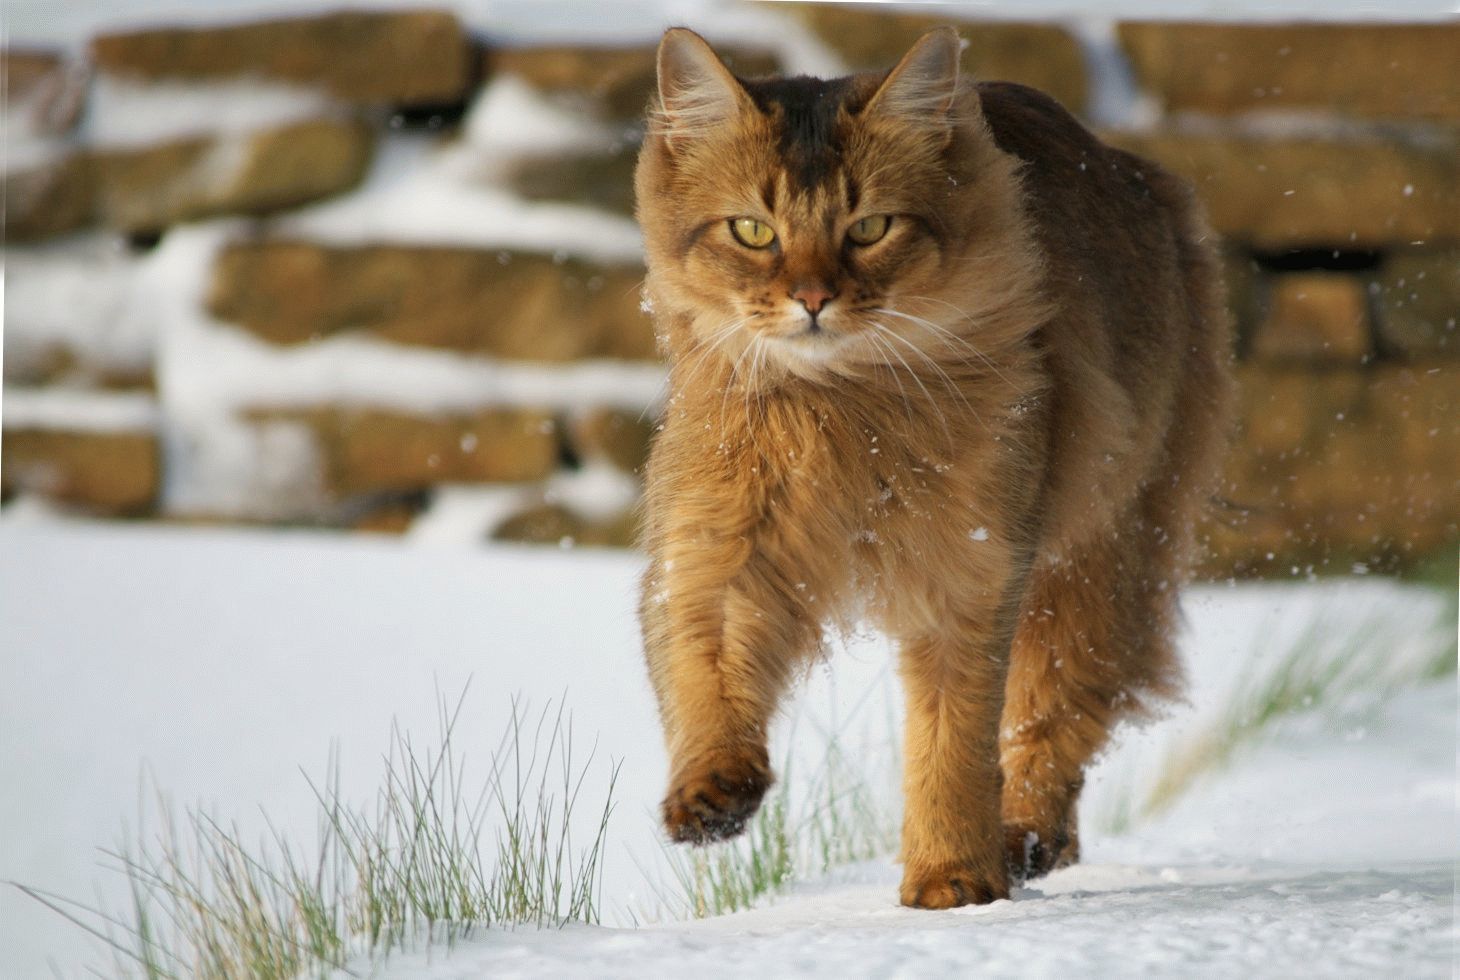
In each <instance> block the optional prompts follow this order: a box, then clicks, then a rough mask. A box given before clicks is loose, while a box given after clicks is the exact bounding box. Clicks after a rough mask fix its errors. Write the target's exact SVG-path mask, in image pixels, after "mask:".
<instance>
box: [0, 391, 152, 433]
mask: <svg viewBox="0 0 1460 980" xmlns="http://www.w3.org/2000/svg"><path fill="white" fill-rule="evenodd" d="M158 417H159V413H158V410H157V400H156V399H155V398H153V397H152V396H151V395H150V394H147V393H143V392H125V391H83V390H76V391H73V390H69V389H66V388H21V387H19V386H17V385H13V384H12V385H6V386H5V394H4V398H3V399H0V419H3V420H4V423H5V428H6V429H59V430H69V431H72V432H137V431H142V432H151V431H153V430H155V429H156V428H157V422H158Z"/></svg>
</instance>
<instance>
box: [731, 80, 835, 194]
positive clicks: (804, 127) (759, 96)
mask: <svg viewBox="0 0 1460 980" xmlns="http://www.w3.org/2000/svg"><path fill="white" fill-rule="evenodd" d="M851 83H852V79H851V78H829V79H825V78H810V77H807V76H805V75H801V76H798V77H796V78H767V79H761V80H758V81H744V80H742V84H743V85H744V86H745V90H746V91H747V92H749V93H750V97H751V99H753V100H754V102H755V104H756V107H757V108H759V109H760V110H761V111H762V112H764V113H766V114H767V115H768V116H771V117H772V118H774V119H776V120H777V121H778V122H779V125H780V132H779V134H778V135H779V141H780V147H779V148H780V153H781V156H782V157H784V158H785V160H786V163H787V170H788V172H789V173H790V174H791V177H792V180H793V181H794V182H795V183H796V185H797V188H798V189H799V190H803V191H807V190H811V189H813V188H815V187H818V186H820V185H821V184H823V183H825V182H826V181H827V180H828V179H830V177H831V175H832V174H834V173H835V172H836V170H837V164H838V162H839V160H840V158H841V150H842V147H841V133H840V132H839V128H838V126H837V117H838V114H839V113H840V111H841V109H842V108H843V107H845V108H846V109H847V111H848V112H849V113H855V112H856V111H857V110H858V109H860V108H861V102H860V100H855V102H856V104H853V101H854V99H853V98H852V97H853V96H854V94H855V89H854V87H853V86H852V84H851Z"/></svg>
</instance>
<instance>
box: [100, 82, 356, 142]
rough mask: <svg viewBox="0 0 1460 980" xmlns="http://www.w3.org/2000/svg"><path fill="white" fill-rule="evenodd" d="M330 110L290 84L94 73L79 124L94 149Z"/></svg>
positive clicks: (320, 96) (257, 126) (270, 124)
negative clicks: (149, 79)
mask: <svg viewBox="0 0 1460 980" xmlns="http://www.w3.org/2000/svg"><path fill="white" fill-rule="evenodd" d="M333 111H335V103H334V102H333V101H332V100H331V99H330V98H329V97H328V96H327V95H325V94H324V93H323V92H321V91H318V90H315V89H310V88H306V87H302V86H296V85H285V84H281V83H279V82H267V81H263V80H260V79H240V80H239V81H231V82H208V83H203V82H146V83H142V82H134V81H130V80H127V79H120V78H112V77H110V76H107V75H101V76H98V77H97V79H96V81H95V82H94V83H93V85H92V89H91V95H90V97H89V98H88V100H87V106H86V115H85V117H84V119H83V120H82V123H81V133H82V136H83V137H84V140H85V142H87V143H89V144H91V145H93V146H98V147H118V148H121V147H138V146H153V145H156V144H158V143H166V142H171V141H174V140H180V139H186V138H189V137H196V136H208V135H215V134H238V133H249V132H256V131H258V130H265V129H277V128H279V127H280V126H285V125H288V124H290V123H297V122H303V121H304V120H307V119H317V118H319V117H320V116H324V115H329V114H331V113H332V112H333Z"/></svg>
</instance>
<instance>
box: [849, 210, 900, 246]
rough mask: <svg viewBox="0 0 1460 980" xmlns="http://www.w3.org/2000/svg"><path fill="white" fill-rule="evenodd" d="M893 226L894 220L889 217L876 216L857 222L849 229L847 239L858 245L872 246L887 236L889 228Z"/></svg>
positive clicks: (883, 215)
mask: <svg viewBox="0 0 1460 980" xmlns="http://www.w3.org/2000/svg"><path fill="white" fill-rule="evenodd" d="M891 224H892V219H891V218H889V217H888V216H887V215H885V214H874V215H872V217H870V218H863V219H862V220H861V221H858V222H855V223H854V224H853V225H852V226H851V227H850V228H848V229H847V237H848V238H850V239H851V240H852V241H854V242H856V243H857V244H858V245H871V244H872V243H873V242H875V241H879V240H880V239H881V238H882V236H883V235H885V234H887V229H888V226H890V225H891Z"/></svg>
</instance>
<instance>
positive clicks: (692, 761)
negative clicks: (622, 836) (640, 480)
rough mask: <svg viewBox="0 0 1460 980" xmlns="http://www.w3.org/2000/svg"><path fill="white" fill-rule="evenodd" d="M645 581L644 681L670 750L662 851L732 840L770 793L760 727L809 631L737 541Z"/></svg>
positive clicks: (689, 556)
mask: <svg viewBox="0 0 1460 980" xmlns="http://www.w3.org/2000/svg"><path fill="white" fill-rule="evenodd" d="M668 554H672V555H673V557H664V558H661V559H657V560H656V561H655V562H654V564H653V565H652V566H651V569H650V572H649V574H648V576H646V580H645V589H644V603H643V609H642V619H643V625H644V640H645V652H646V655H647V657H648V661H649V674H650V678H651V680H652V681H653V684H654V690H655V693H656V695H657V696H658V699H659V708H660V716H661V720H662V721H663V724H664V732H665V742H666V745H667V747H668V750H669V757H670V758H669V768H670V773H669V788H668V791H667V792H666V794H665V796H664V802H663V804H662V808H661V813H662V817H663V821H664V827H665V831H666V832H667V833H668V835H669V837H670V838H671V839H672V840H675V841H679V842H684V843H696V844H702V843H708V842H710V841H715V840H723V839H726V838H728V837H733V836H735V835H736V834H739V833H740V832H741V831H742V830H743V829H744V828H745V824H746V822H747V821H748V820H749V819H750V817H751V816H752V815H754V813H755V811H756V809H757V808H758V807H759V805H760V802H761V799H762V798H763V797H764V795H765V792H766V790H767V789H769V788H770V785H771V783H772V781H773V778H774V777H773V775H772V773H771V768H770V763H769V757H768V752H767V734H768V731H767V730H768V727H769V724H770V719H771V716H772V714H773V713H774V711H775V709H776V705H777V703H778V701H779V699H780V696H781V694H782V693H783V691H784V690H785V688H786V686H787V683H788V681H789V679H790V676H791V668H792V666H793V664H794V663H795V662H796V661H797V660H799V659H800V658H802V657H804V656H805V655H806V654H807V653H808V652H809V650H810V649H811V648H813V647H814V644H815V638H816V630H815V626H814V621H813V620H812V619H811V617H810V616H809V615H808V614H807V613H806V611H805V610H804V609H802V608H800V607H799V605H798V600H797V599H796V597H794V596H788V595H786V594H784V593H783V592H781V591H780V590H778V589H777V588H776V586H775V583H776V582H778V581H780V580H781V578H782V576H781V575H779V574H777V573H776V571H775V570H773V569H771V568H768V567H766V561H767V559H766V558H765V556H763V555H758V554H756V553H755V552H754V551H753V550H752V549H751V548H750V547H749V546H748V542H747V541H746V540H745V539H744V538H737V539H734V540H731V539H725V540H723V541H719V542H717V541H716V539H715V538H714V536H711V535H705V534H703V533H700V534H698V535H697V536H696V541H695V547H693V548H680V549H671V550H669V551H668Z"/></svg>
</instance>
